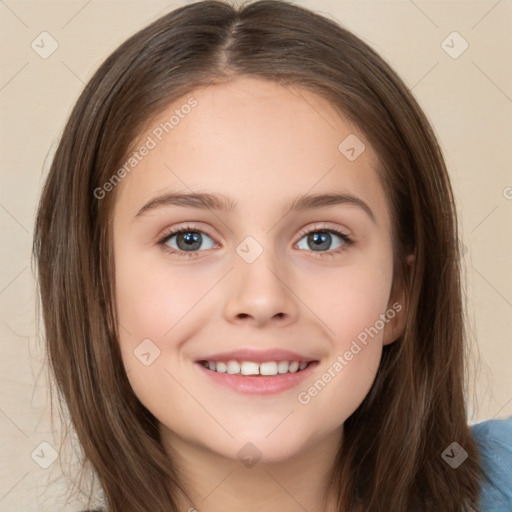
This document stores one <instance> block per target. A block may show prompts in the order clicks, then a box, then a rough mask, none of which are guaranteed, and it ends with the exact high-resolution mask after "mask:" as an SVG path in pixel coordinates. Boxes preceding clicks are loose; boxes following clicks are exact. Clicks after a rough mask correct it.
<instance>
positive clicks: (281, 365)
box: [203, 360, 308, 375]
mask: <svg viewBox="0 0 512 512" xmlns="http://www.w3.org/2000/svg"><path fill="white" fill-rule="evenodd" d="M203 364H204V366H206V368H209V369H210V370H213V371H215V372H217V373H226V372H227V373H230V374H237V373H238V374H241V375H277V374H278V373H288V372H290V373H295V372H297V371H299V370H303V369H304V368H306V366H307V365H308V363H307V362H305V361H302V362H299V361H289V362H288V361H266V362H264V363H255V362H253V361H242V362H241V363H240V362H238V361H234V360H230V361H208V362H206V361H205V362H204V363H203Z"/></svg>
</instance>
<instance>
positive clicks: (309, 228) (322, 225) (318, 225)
mask: <svg viewBox="0 0 512 512" xmlns="http://www.w3.org/2000/svg"><path fill="white" fill-rule="evenodd" d="M193 224H194V223H193V222H189V223H185V224H184V225H183V226H180V227H177V228H169V229H167V230H165V231H164V232H163V234H161V235H159V236H158V238H157V240H158V242H165V241H166V240H168V239H169V238H171V237H173V236H176V235H177V234H179V233H180V232H183V231H198V232H200V233H203V234H205V235H207V236H209V237H210V238H211V239H212V240H213V241H215V240H214V239H215V237H214V236H213V235H211V234H210V233H208V230H207V229H204V228H201V227H198V226H194V225H193ZM322 230H325V231H329V230H334V231H338V232H339V234H338V236H341V235H343V236H345V237H347V238H350V239H351V238H352V232H351V231H350V230H347V231H348V233H347V232H345V229H343V228H340V227H338V226H336V227H334V223H329V222H315V223H313V225H306V226H305V227H304V228H301V229H300V230H299V234H298V236H299V240H300V238H302V237H304V236H305V235H306V234H308V233H310V232H315V231H322ZM335 234H336V233H335ZM215 243H217V242H215Z"/></svg>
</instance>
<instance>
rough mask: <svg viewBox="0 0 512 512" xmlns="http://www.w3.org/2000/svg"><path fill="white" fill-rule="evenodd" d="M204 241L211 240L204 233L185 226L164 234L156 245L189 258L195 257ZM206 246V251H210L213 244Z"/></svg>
mask: <svg viewBox="0 0 512 512" xmlns="http://www.w3.org/2000/svg"><path fill="white" fill-rule="evenodd" d="M206 239H208V240H212V239H211V238H210V237H209V236H208V235H207V234H206V233H205V232H204V231H201V230H199V229H196V228H194V227H191V226H185V227H183V228H179V229H175V230H172V231H170V232H168V233H166V234H165V236H164V237H163V238H162V239H160V240H159V242H158V244H160V245H162V246H163V247H164V249H166V250H169V251H170V252H172V253H174V254H177V255H178V256H181V257H185V258H187V257H188V258H190V257H194V256H196V255H197V251H199V248H200V247H201V245H202V244H203V242H204V240H206ZM207 245H209V246H208V247H206V249H211V248H212V246H213V245H214V244H207Z"/></svg>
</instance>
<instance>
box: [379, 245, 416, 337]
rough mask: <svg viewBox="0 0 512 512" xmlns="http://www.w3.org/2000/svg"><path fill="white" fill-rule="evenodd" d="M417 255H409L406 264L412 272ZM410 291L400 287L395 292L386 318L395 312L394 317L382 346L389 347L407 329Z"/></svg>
mask: <svg viewBox="0 0 512 512" xmlns="http://www.w3.org/2000/svg"><path fill="white" fill-rule="evenodd" d="M414 261H415V254H414V253H413V254H409V255H407V258H406V262H407V265H408V266H409V267H411V270H412V268H413V266H414ZM408 292H409V291H408V290H406V289H405V288H404V286H400V289H399V290H393V292H392V293H391V298H390V300H389V303H388V308H387V310H386V311H387V312H389V313H386V316H388V317H390V316H391V315H392V314H393V313H392V312H394V317H393V318H391V319H390V320H389V321H388V323H387V324H386V327H385V328H384V334H383V337H382V344H383V345H389V344H390V343H393V342H394V341H396V340H397V339H398V338H399V337H400V336H402V334H403V332H404V329H405V319H406V317H407V310H408V306H409V300H408V299H409V293H408Z"/></svg>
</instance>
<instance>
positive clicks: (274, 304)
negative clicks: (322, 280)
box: [225, 236, 296, 323]
mask: <svg viewBox="0 0 512 512" xmlns="http://www.w3.org/2000/svg"><path fill="white" fill-rule="evenodd" d="M271 238H272V237H267V238H265V245H264V244H263V243H260V242H259V241H258V240H256V239H255V238H254V237H252V236H248V237H246V238H245V239H244V240H243V241H242V242H241V243H240V244H239V245H238V246H237V247H236V253H237V254H236V258H235V259H234V269H233V273H232V274H231V285H230V286H231V289H230V293H228V294H227V297H228V299H227V302H226V304H225V314H226V315H227V317H228V319H229V318H230V319H231V320H233V319H235V318H238V317H244V318H245V317H247V316H249V317H252V318H253V319H254V320H256V321H257V322H259V323H261V322H265V321H269V320H271V319H272V318H274V317H276V318H283V317H287V318H291V317H294V316H295V314H296V304H295V300H294V295H293V293H291V291H290V289H289V286H290V285H289V284H287V283H286V281H287V277H288V276H287V274H288V273H287V272H286V271H285V268H284V264H283V259H282V257H281V258H280V257H279V255H278V254H277V251H276V250H275V248H274V247H270V246H268V243H269V240H271ZM267 242H268V243H267Z"/></svg>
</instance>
